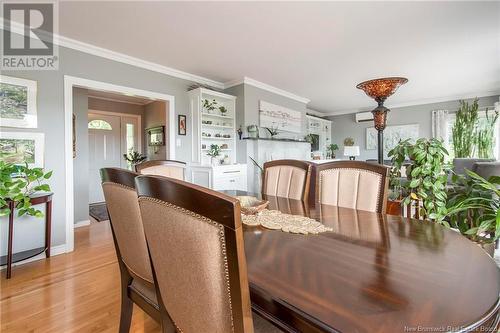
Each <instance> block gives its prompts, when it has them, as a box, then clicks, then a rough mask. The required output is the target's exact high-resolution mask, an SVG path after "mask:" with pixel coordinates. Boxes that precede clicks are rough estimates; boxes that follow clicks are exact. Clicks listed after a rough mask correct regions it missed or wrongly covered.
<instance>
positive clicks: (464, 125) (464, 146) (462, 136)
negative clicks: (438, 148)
mask: <svg viewBox="0 0 500 333" xmlns="http://www.w3.org/2000/svg"><path fill="white" fill-rule="evenodd" d="M478 110H479V104H478V100H477V98H476V99H474V101H473V102H472V104H470V105H469V103H468V102H466V101H460V108H459V109H458V111H457V113H456V117H455V122H454V123H453V128H452V139H453V152H454V155H455V157H456V158H469V157H473V155H474V148H475V145H476V141H477V122H478V119H479V111H478Z"/></svg>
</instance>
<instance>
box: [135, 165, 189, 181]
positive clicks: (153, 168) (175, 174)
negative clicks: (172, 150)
mask: <svg viewBox="0 0 500 333" xmlns="http://www.w3.org/2000/svg"><path fill="white" fill-rule="evenodd" d="M135 171H137V172H138V173H140V174H142V175H157V176H163V177H170V178H175V179H180V180H184V179H185V173H186V163H184V162H181V161H174V160H152V161H146V162H142V163H139V164H136V166H135Z"/></svg>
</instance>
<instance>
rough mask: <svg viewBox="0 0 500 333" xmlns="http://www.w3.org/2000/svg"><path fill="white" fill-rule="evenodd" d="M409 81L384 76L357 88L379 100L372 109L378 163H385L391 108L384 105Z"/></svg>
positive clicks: (360, 84)
mask: <svg viewBox="0 0 500 333" xmlns="http://www.w3.org/2000/svg"><path fill="white" fill-rule="evenodd" d="M406 82H408V79H407V78H404V77H384V78H381V79H374V80H369V81H365V82H361V83H359V84H358V85H357V86H356V88H358V89H361V90H363V91H364V92H365V94H367V95H368V96H370V97H371V98H373V99H374V100H375V101H377V103H378V106H377V107H376V108H375V109H373V110H372V114H373V122H374V125H375V129H376V130H377V150H378V163H379V164H383V163H384V147H383V146H384V134H383V132H384V129H385V126H386V123H387V112H389V109H388V108H386V107H385V106H384V101H385V100H386V99H387V97H389V96H391V95H392V94H394V93H395V92H396V90H398V88H399V87H400V86H401V85H403V84H405V83H406Z"/></svg>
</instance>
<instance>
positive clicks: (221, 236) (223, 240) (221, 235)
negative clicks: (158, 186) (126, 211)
mask: <svg viewBox="0 0 500 333" xmlns="http://www.w3.org/2000/svg"><path fill="white" fill-rule="evenodd" d="M141 200H147V201H151V202H154V203H156V204H159V205H163V206H166V207H169V208H173V209H176V210H178V211H179V212H181V213H183V214H186V215H190V216H192V217H194V218H196V219H198V220H202V221H204V222H206V223H208V224H212V225H214V226H216V227H218V228H219V241H220V244H221V248H222V251H221V252H222V258H223V261H224V262H223V264H224V277H225V279H226V289H227V296H228V300H229V310H230V312H231V317H230V318H231V329H232V331H233V332H234V321H233V306H232V302H231V286H230V283H229V265H228V263H227V251H226V237H225V234H224V226H223V225H222V224H220V223H217V222H215V221H213V220H211V219H209V218H207V217H205V216H202V215H199V214H196V213H194V212H192V211H190V210H187V209H185V208H182V207H179V206H176V205H173V204H171V203H169V202H165V201H162V200H158V199H156V198H150V197H141V198H139V201H141ZM172 322H174V320H173V319H172ZM174 325H175V327H176V328H177V329H178V330H179V332H181V333H182V330H181V329H180V328H179V326H177V324H176V323H175V322H174Z"/></svg>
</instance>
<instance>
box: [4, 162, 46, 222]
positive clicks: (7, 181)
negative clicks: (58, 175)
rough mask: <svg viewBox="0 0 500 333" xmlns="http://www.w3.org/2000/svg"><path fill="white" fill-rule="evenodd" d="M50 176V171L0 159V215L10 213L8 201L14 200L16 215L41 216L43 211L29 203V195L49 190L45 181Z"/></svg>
mask: <svg viewBox="0 0 500 333" xmlns="http://www.w3.org/2000/svg"><path fill="white" fill-rule="evenodd" d="M50 177H52V171H49V172H44V170H43V169H42V168H30V167H29V166H28V165H27V164H26V165H14V164H11V163H5V162H3V161H0V216H7V215H9V214H10V209H9V208H8V202H9V201H14V202H15V203H16V206H15V208H16V209H17V211H18V216H23V215H29V216H35V217H43V216H44V215H43V213H42V212H41V211H40V210H38V209H36V208H34V207H33V206H32V205H31V202H30V196H31V195H33V194H35V193H36V192H50V186H49V184H47V183H46V181H47V180H48V179H50Z"/></svg>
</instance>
